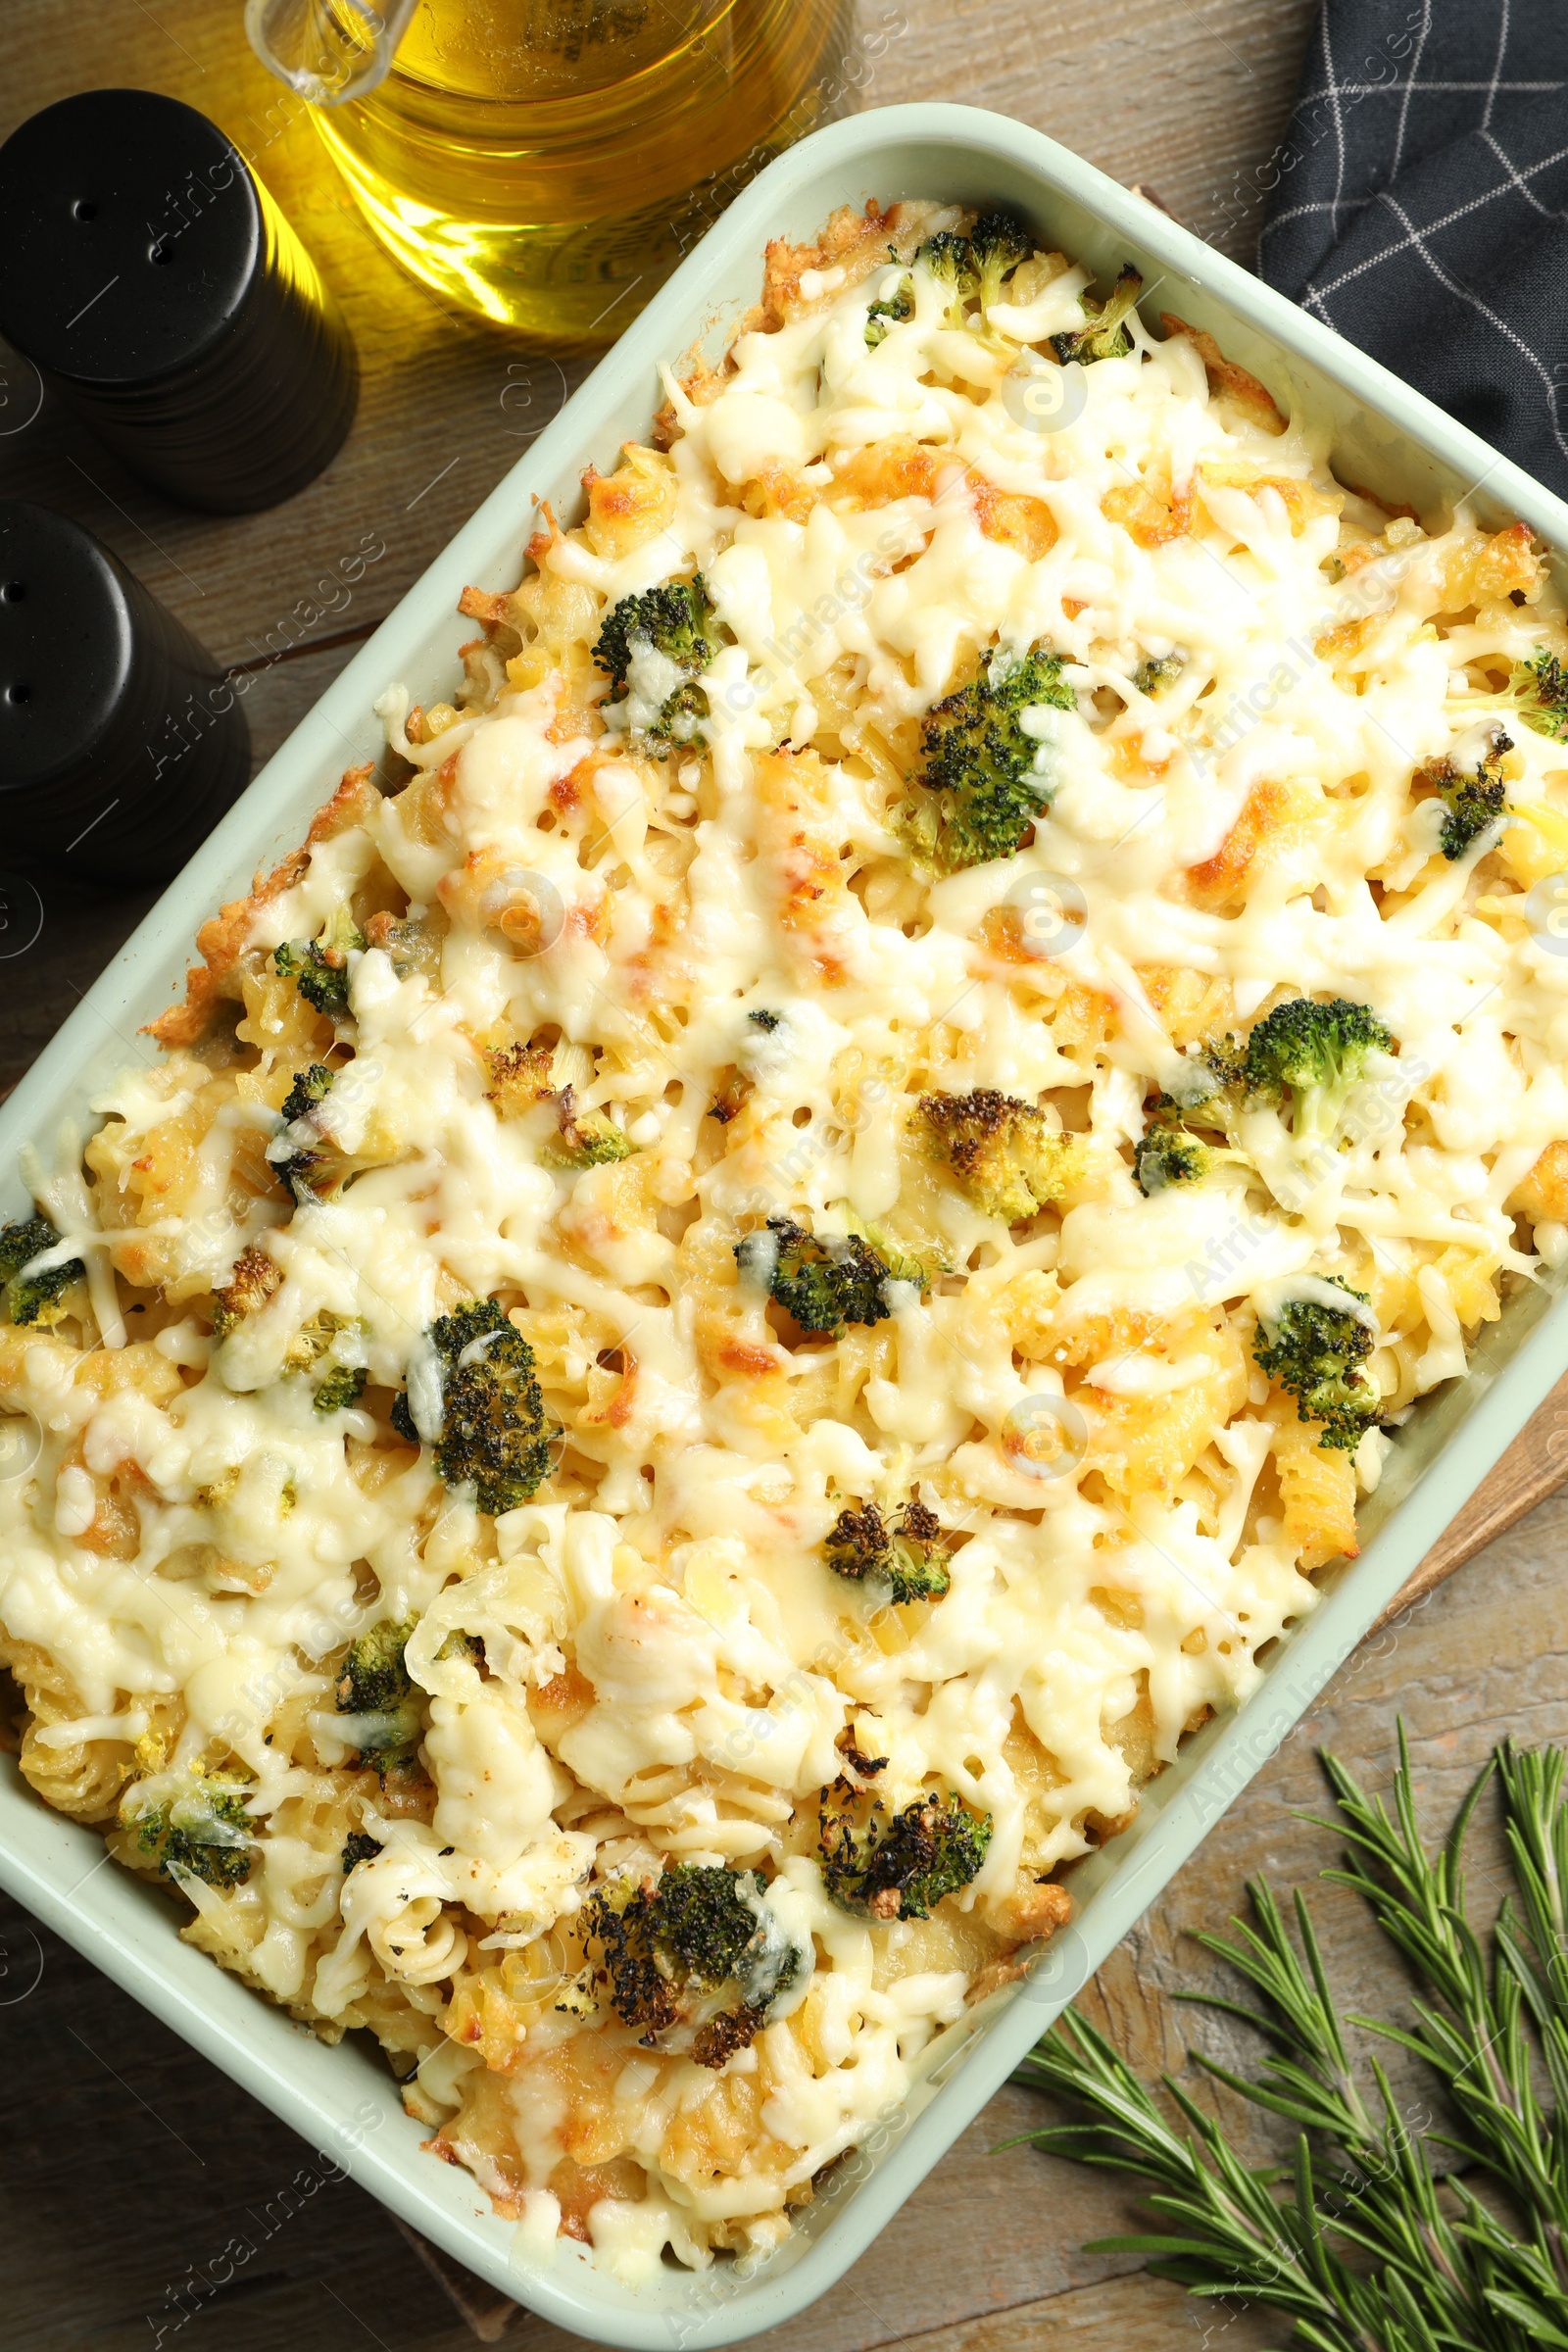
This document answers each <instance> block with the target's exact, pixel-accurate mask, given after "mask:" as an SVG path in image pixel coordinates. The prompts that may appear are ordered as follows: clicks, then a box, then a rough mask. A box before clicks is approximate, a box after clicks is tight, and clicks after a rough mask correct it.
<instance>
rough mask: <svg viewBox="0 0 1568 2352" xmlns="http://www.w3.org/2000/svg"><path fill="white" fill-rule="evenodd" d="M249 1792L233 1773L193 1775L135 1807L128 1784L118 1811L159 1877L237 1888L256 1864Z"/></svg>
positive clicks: (132, 1793)
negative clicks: (186, 1875)
mask: <svg viewBox="0 0 1568 2352" xmlns="http://www.w3.org/2000/svg"><path fill="white" fill-rule="evenodd" d="M252 1793H253V1789H252V1785H251V1783H250V1782H248V1781H242V1780H239V1779H236V1778H235V1777H234V1776H233V1775H232V1774H227V1773H212V1774H197V1773H192V1774H191V1775H190V1776H189V1778H188V1781H187V1783H186V1785H185V1786H184V1787H183V1788H181V1789H176V1790H175V1792H174V1793H173V1794H172V1795H169V1796H164V1797H162V1798H160V1799H159V1800H158V1801H157V1802H156V1803H154V1804H151V1805H139V1804H137V1802H136V1790H135V1787H134V1785H132V1788H131V1789H130V1790H129V1791H128V1792H127V1794H126V1796H125V1799H124V1801H123V1804H122V1806H121V1811H120V1819H121V1825H122V1827H123V1828H125V1829H133V1830H134V1831H135V1832H136V1843H137V1845H138V1846H139V1847H140V1849H141V1851H142V1852H143V1853H144V1854H150V1855H152V1856H153V1857H154V1858H155V1859H156V1861H157V1864H158V1875H159V1877H160V1878H164V1879H172V1878H173V1877H175V1875H176V1873H178V1872H179V1871H189V1872H190V1873H191V1875H192V1876H193V1877H195V1878H198V1879H200V1880H202V1881H203V1882H204V1884H205V1885H207V1886H209V1887H224V1888H227V1887H238V1886H240V1885H242V1884H243V1882H244V1881H245V1880H246V1879H248V1878H249V1877H250V1875H251V1870H252V1866H253V1865H254V1863H255V1859H256V1856H255V1851H254V1846H253V1838H254V1832H253V1830H252V1826H251V1817H250V1815H249V1813H248V1812H247V1810H246V1800H247V1799H248V1798H249V1797H250V1796H251V1794H252Z"/></svg>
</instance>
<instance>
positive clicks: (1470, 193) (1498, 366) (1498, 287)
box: [1258, 0, 1568, 497]
mask: <svg viewBox="0 0 1568 2352" xmlns="http://www.w3.org/2000/svg"><path fill="white" fill-rule="evenodd" d="M1273 172H1278V174H1279V178H1278V182H1277V184H1272V173H1273ZM1265 184H1272V193H1271V196H1270V201H1269V210H1268V218H1267V220H1266V222H1265V224H1264V228H1263V232H1262V237H1261V240H1260V244H1259V255H1258V262H1259V269H1260V270H1261V272H1262V275H1263V276H1264V277H1265V278H1266V279H1267V280H1268V282H1269V284H1270V285H1271V286H1277V287H1278V288H1279V290H1280V291H1281V293H1284V294H1289V295H1291V296H1292V297H1293V298H1294V300H1296V301H1297V302H1299V303H1300V304H1301V305H1302V307H1303V308H1304V309H1305V310H1307V311H1309V312H1310V313H1311V314H1312V315H1313V317H1314V318H1317V319H1325V320H1326V321H1327V323H1328V324H1329V325H1330V326H1332V327H1335V328H1337V329H1338V331H1339V332H1340V333H1341V334H1342V335H1344V336H1346V337H1347V338H1348V341H1350V342H1352V343H1358V344H1359V345H1360V346H1361V348H1362V350H1363V351H1368V352H1370V353H1371V354H1372V356H1373V358H1374V359H1378V360H1381V361H1382V362H1383V364H1384V365H1385V367H1387V368H1392V369H1393V370H1394V372H1395V374H1396V375H1401V376H1403V378H1404V379H1405V381H1406V383H1410V384H1414V385H1415V386H1416V388H1417V390H1418V391H1421V392H1424V393H1426V395H1427V396H1428V398H1429V399H1431V400H1434V401H1436V402H1437V404H1438V406H1439V407H1440V408H1443V409H1446V411H1447V412H1448V414H1449V415H1450V416H1452V417H1458V419H1459V420H1460V422H1461V423H1464V424H1467V425H1469V426H1471V427H1472V429H1473V430H1474V431H1476V432H1478V433H1481V434H1483V435H1484V436H1485V437H1486V439H1487V440H1489V441H1492V442H1495V444H1496V446H1497V448H1499V449H1500V450H1502V451H1504V452H1505V453H1506V454H1507V456H1509V457H1511V458H1513V459H1515V460H1516V461H1517V463H1518V464H1519V465H1521V466H1524V467H1525V469H1526V470H1527V471H1528V472H1530V473H1533V474H1534V475H1535V476H1536V477H1537V479H1538V480H1539V481H1543V482H1544V483H1545V484H1546V485H1547V487H1548V488H1549V489H1552V490H1555V491H1556V492H1557V494H1558V495H1559V497H1568V0H1323V7H1322V15H1321V17H1320V19H1319V22H1318V26H1317V30H1316V33H1315V34H1314V36H1313V40H1312V46H1311V48H1310V49H1309V50H1308V52H1307V59H1306V64H1305V66H1304V68H1303V70H1302V74H1301V87H1300V93H1299V98H1298V100H1297V106H1296V113H1295V115H1294V117H1293V119H1292V122H1291V127H1290V130H1289V132H1288V134H1287V137H1286V140H1285V143H1284V145H1283V146H1282V147H1281V149H1280V151H1279V153H1278V154H1277V156H1276V157H1275V158H1274V162H1273V165H1272V167H1270V178H1269V180H1268V181H1266V182H1265Z"/></svg>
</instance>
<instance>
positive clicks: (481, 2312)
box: [398, 1379, 1568, 2344]
mask: <svg viewBox="0 0 1568 2352" xmlns="http://www.w3.org/2000/svg"><path fill="white" fill-rule="evenodd" d="M1565 1478H1568V1379H1564V1380H1561V1381H1559V1382H1558V1384H1557V1386H1556V1388H1554V1389H1553V1390H1552V1392H1551V1395H1550V1396H1549V1397H1547V1398H1546V1401H1545V1403H1544V1405H1542V1406H1541V1408H1540V1410H1539V1411H1538V1412H1537V1413H1536V1415H1535V1416H1534V1418H1533V1419H1532V1420H1530V1421H1529V1422H1527V1423H1526V1425H1525V1427H1524V1428H1523V1429H1522V1430H1521V1431H1520V1433H1519V1435H1518V1437H1516V1438H1515V1440H1514V1442H1513V1444H1512V1445H1511V1446H1509V1448H1508V1450H1507V1452H1506V1453H1505V1454H1504V1455H1503V1456H1502V1458H1501V1460H1500V1461H1498V1462H1496V1463H1495V1465H1494V1467H1493V1468H1492V1469H1491V1470H1490V1471H1489V1472H1488V1474H1487V1476H1486V1477H1485V1478H1484V1479H1483V1480H1482V1482H1481V1484H1480V1486H1479V1487H1478V1488H1477V1489H1476V1491H1475V1493H1474V1494H1473V1495H1471V1497H1470V1500H1469V1501H1468V1502H1467V1503H1466V1504H1465V1506H1464V1509H1463V1510H1462V1511H1461V1512H1460V1513H1459V1515H1458V1517H1457V1518H1456V1519H1455V1520H1453V1521H1452V1522H1451V1524H1450V1525H1449V1526H1448V1527H1446V1529H1445V1530H1444V1532H1443V1534H1442V1535H1441V1536H1440V1537H1439V1538H1438V1541H1437V1542H1436V1544H1433V1546H1432V1549H1431V1550H1430V1551H1429V1552H1428V1553H1427V1556H1426V1558H1425V1559H1424V1560H1423V1561H1422V1562H1421V1565H1420V1567H1419V1568H1417V1570H1416V1571H1415V1573H1414V1575H1413V1576H1411V1577H1410V1578H1409V1579H1408V1581H1407V1582H1406V1583H1405V1584H1403V1585H1401V1587H1400V1588H1399V1591H1398V1592H1397V1594H1396V1595H1395V1597H1394V1599H1393V1600H1391V1601H1390V1603H1389V1605H1388V1607H1387V1608H1386V1609H1385V1610H1384V1612H1383V1614H1382V1616H1381V1617H1380V1618H1379V1619H1378V1622H1377V1625H1376V1626H1374V1627H1373V1628H1372V1631H1373V1632H1374V1633H1376V1632H1377V1631H1378V1628H1379V1627H1380V1626H1384V1625H1387V1624H1388V1623H1389V1621H1390V1619H1391V1618H1394V1617H1397V1616H1398V1614H1399V1612H1400V1611H1401V1609H1407V1608H1408V1607H1409V1606H1410V1604H1411V1602H1412V1601H1415V1600H1420V1599H1421V1598H1422V1597H1423V1595H1424V1594H1426V1593H1430V1592H1432V1591H1433V1590H1434V1588H1435V1587H1436V1586H1438V1585H1441V1584H1442V1583H1443V1581H1444V1579H1445V1577H1449V1576H1451V1575H1452V1574H1453V1572H1454V1570H1455V1569H1456V1568H1462V1567H1463V1565H1464V1563H1465V1561H1466V1560H1468V1559H1472V1558H1473V1557H1474V1556H1475V1554H1476V1553H1477V1552H1478V1551H1480V1550H1481V1549H1482V1547H1483V1545H1485V1544H1490V1543H1491V1542H1492V1540H1493V1538H1494V1537H1495V1536H1500V1535H1501V1534H1502V1533H1503V1532H1504V1530H1505V1529H1507V1528H1510V1527H1512V1525H1513V1523H1514V1521H1515V1520H1516V1519H1522V1518H1523V1517H1524V1515H1525V1513H1526V1511H1528V1510H1529V1509H1530V1507H1531V1505H1532V1504H1533V1503H1537V1502H1540V1500H1541V1499H1542V1497H1543V1495H1549V1494H1550V1493H1551V1492H1552V1490H1553V1489H1554V1488H1556V1487H1559V1486H1561V1484H1562V1482H1563V1480H1564V1479H1565ZM398 2228H399V2229H401V2230H402V2232H403V2234H404V2236H405V2237H406V2238H407V2239H408V2241H409V2243H410V2245H411V2246H412V2247H413V2248H414V2250H415V2252H416V2253H417V2255H418V2257H419V2259H420V2260H421V2262H423V2263H424V2265H425V2267H426V2268H427V2269H428V2270H429V2272H430V2274H431V2276H432V2277H433V2278H436V2279H438V2280H439V2282H440V2284H441V2285H442V2286H443V2287H444V2288H445V2289H446V2292H447V2293H448V2294H449V2295H450V2296H451V2298H452V2301H453V2302H454V2303H455V2304H456V2306H457V2308H458V2310H459V2311H460V2312H461V2313H462V2315H463V2317H464V2319H465V2320H466V2322H467V2324H468V2326H469V2327H470V2328H471V2329H472V2331H473V2333H474V2334H475V2336H477V2338H478V2340H479V2342H480V2343H482V2344H494V2343H498V2342H499V2341H500V2339H501V2336H502V2335H503V2333H504V2332H505V2330H506V2328H507V2327H508V2325H509V2323H510V2321H511V2319H512V2317H513V2315H514V2313H515V2311H516V2310H517V2309H518V2306H517V2305H516V2304H515V2303H511V2302H509V2301H508V2300H507V2298H506V2297H505V2296H504V2295H500V2294H498V2293H497V2291H496V2289H495V2288H494V2287H493V2286H487V2285H486V2283H485V2281H484V2280H483V2279H482V2278H475V2277H474V2276H473V2274H472V2272H471V2271H466V2270H465V2269H464V2268H463V2266H462V2264H461V2263H457V2262H454V2261H453V2259H452V2257H451V2255H450V2254H444V2253H442V2251H441V2250H440V2248H439V2247H437V2246H432V2245H431V2244H430V2243H429V2241H428V2240H427V2239H425V2238H422V2237H421V2236H420V2235H419V2234H418V2232H417V2230H415V2229H410V2228H409V2226H408V2224H407V2223H406V2222H399V2223H398Z"/></svg>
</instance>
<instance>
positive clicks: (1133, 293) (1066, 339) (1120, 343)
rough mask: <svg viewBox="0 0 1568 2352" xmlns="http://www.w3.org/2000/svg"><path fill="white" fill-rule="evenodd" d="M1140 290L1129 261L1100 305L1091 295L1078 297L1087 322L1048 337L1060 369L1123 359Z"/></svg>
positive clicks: (1140, 280)
mask: <svg viewBox="0 0 1568 2352" xmlns="http://www.w3.org/2000/svg"><path fill="white" fill-rule="evenodd" d="M1143 289H1144V281H1143V277H1142V275H1141V273H1140V272H1139V271H1138V270H1135V269H1134V268H1133V266H1132V264H1131V262H1123V264H1122V266H1121V268H1120V270H1118V271H1117V273H1116V283H1115V284H1114V285H1113V286H1112V287H1111V289H1110V292H1109V293H1108V294H1107V295H1106V297H1105V299H1104V301H1103V302H1096V300H1095V298H1094V296H1093V295H1092V294H1080V296H1079V297H1078V300H1079V303H1080V305H1081V307H1082V309H1083V311H1084V314H1085V316H1086V318H1087V319H1088V321H1089V323H1088V324H1087V326H1079V327H1071V328H1069V329H1067V331H1066V332H1065V333H1063V334H1059V335H1053V336H1052V338H1051V348H1052V350H1053V351H1054V353H1055V355H1056V357H1057V359H1058V360H1059V361H1060V362H1061V364H1062V366H1063V367H1064V368H1065V367H1066V365H1067V363H1068V361H1069V360H1078V361H1081V362H1083V363H1084V364H1085V365H1087V364H1088V363H1089V362H1091V361H1094V360H1122V359H1125V358H1126V356H1127V354H1128V352H1130V351H1131V349H1132V347H1133V339H1132V337H1131V335H1130V334H1129V333H1128V332H1127V323H1126V322H1127V318H1128V314H1129V313H1130V312H1131V310H1132V308H1133V306H1134V304H1135V303H1136V302H1137V300H1138V297H1139V295H1140V294H1141V293H1142V292H1143Z"/></svg>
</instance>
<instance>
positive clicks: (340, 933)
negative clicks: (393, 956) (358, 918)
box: [272, 907, 365, 1021]
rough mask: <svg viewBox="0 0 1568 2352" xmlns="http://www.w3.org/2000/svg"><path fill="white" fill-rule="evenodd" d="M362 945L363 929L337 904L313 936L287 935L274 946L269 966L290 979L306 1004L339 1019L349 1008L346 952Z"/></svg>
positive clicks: (282, 976)
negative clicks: (294, 936)
mask: <svg viewBox="0 0 1568 2352" xmlns="http://www.w3.org/2000/svg"><path fill="white" fill-rule="evenodd" d="M364 946H365V934H364V932H363V931H362V930H361V929H360V927H359V925H358V924H357V923H356V922H355V920H354V917H353V916H352V915H351V914H350V912H349V910H348V908H347V907H339V908H338V909H337V910H336V912H335V913H334V914H332V915H331V916H330V917H329V919H328V920H327V922H326V923H325V925H324V926H323V928H322V929H321V931H320V932H319V934H318V936H317V937H316V938H315V939H308V940H305V939H286V940H285V941H284V942H283V944H282V946H281V947H277V948H274V949H273V950H272V969H273V971H274V972H276V973H278V975H279V976H280V977H281V978H282V979H285V980H292V981H293V983H294V985H295V987H296V988H297V989H298V990H299V992H300V995H301V996H302V997H303V998H304V999H305V1002H306V1003H307V1005H315V1007H316V1009H317V1011H318V1012H324V1013H325V1014H326V1016H327V1018H328V1020H333V1021H337V1020H342V1019H343V1018H345V1016H346V1015H347V1013H348V1009H349V955H350V952H351V950H354V949H363V948H364Z"/></svg>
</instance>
